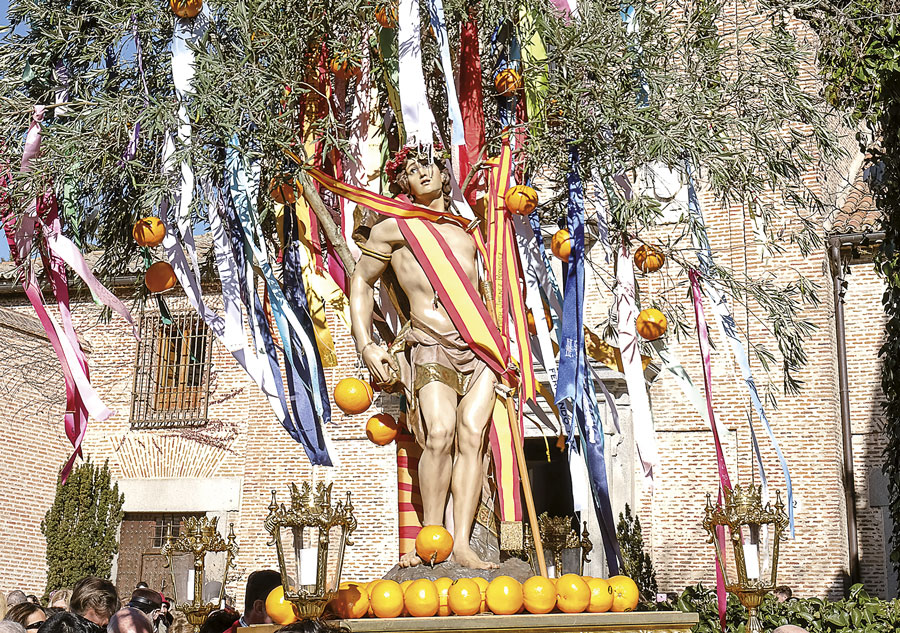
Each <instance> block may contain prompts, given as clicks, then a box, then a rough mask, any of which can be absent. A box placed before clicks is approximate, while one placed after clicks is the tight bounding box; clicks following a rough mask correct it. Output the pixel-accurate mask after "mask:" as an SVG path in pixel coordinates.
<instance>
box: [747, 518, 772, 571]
mask: <svg viewBox="0 0 900 633" xmlns="http://www.w3.org/2000/svg"><path fill="white" fill-rule="evenodd" d="M771 534H772V530H771V529H770V528H769V526H768V525H757V524H750V525H743V526H741V538H742V544H743V545H742V547H743V551H744V560H745V561H746V566H747V579H748V580H751V581H757V582H760V583H763V584H769V583H770V582H771V580H772V576H771V574H772V551H773V539H772V538H771Z"/></svg>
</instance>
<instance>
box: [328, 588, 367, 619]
mask: <svg viewBox="0 0 900 633" xmlns="http://www.w3.org/2000/svg"><path fill="white" fill-rule="evenodd" d="M331 604H332V605H333V606H334V612H335V613H336V614H337V616H338V617H339V618H350V619H356V618H362V617H364V616H365V615H366V612H367V611H368V610H369V593H368V592H367V591H366V586H365V585H364V584H363V583H359V582H342V583H341V586H340V588H339V589H338V592H337V595H336V596H335V597H334V600H332V601H331Z"/></svg>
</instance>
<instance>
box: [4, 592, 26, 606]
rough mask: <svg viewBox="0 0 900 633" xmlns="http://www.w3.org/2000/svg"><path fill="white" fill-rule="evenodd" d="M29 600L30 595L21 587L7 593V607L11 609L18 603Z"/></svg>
mask: <svg viewBox="0 0 900 633" xmlns="http://www.w3.org/2000/svg"><path fill="white" fill-rule="evenodd" d="M23 602H28V596H26V595H25V592H24V591H22V590H21V589H14V590H12V591H10V592H9V593H8V594H6V608H7V609H9V608H10V607H13V606H15V605H17V604H22V603H23Z"/></svg>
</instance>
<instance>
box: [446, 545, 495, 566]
mask: <svg viewBox="0 0 900 633" xmlns="http://www.w3.org/2000/svg"><path fill="white" fill-rule="evenodd" d="M453 560H454V561H456V562H457V563H459V564H460V565H462V566H463V567H468V568H469V569H497V567H499V565H498V564H497V563H489V562H486V561H483V560H481V559H480V558H478V555H477V554H476V553H475V552H473V551H472V548H471V547H469V546H467V545H466V546H457V547H454V548H453Z"/></svg>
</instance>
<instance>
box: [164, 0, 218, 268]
mask: <svg viewBox="0 0 900 633" xmlns="http://www.w3.org/2000/svg"><path fill="white" fill-rule="evenodd" d="M209 16H210V13H209V6H208V5H207V4H206V3H204V4H203V10H202V11H201V12H200V13H199V15H197V17H195V18H192V19H183V18H175V32H174V33H173V35H172V83H173V84H174V86H175V96H176V97H177V99H178V120H179V124H178V141H179V143H180V144H181V147H182V148H183V149H184V150H185V151H187V150H188V148H189V147H190V145H191V122H190V119H189V118H188V113H187V106H186V105H185V102H186V100H187V98H188V97H189V96H190V94H191V93H193V80H194V51H193V50H192V49H191V46H196V45H197V43H198V42H199V41H200V38H201V37H203V34H204V33H205V32H206V29H207V28H208V26H209ZM166 146H167V148H168V149H167V152H166V154H165V163H164V164H165V165H166V171H169V169H170V168H172V165H171V159H172V154H173V153H174V149H175V148H174V143H173V142H172V138H171V135H170V134H167V135H166ZM173 198H174V200H175V206H177V207H178V213H177V215H176V221H175V224H176V225H177V227H178V233H179V234H180V235H181V240H182V242H183V243H184V247H185V250H187V252H188V255H189V256H190V258H191V264H192V265H193V267H194V276H195V277H196V278H198V279H199V278H200V266H199V264H198V262H197V250H196V247H195V246H194V234H193V228H192V223H191V202H192V201H193V198H194V172H193V170H192V169H191V165H190V162H189V161H188V160H187V159H185V160H183V161H182V162H181V176H180V181H179V183H178V188H177V189H176V191H175V195H174V196H173Z"/></svg>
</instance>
